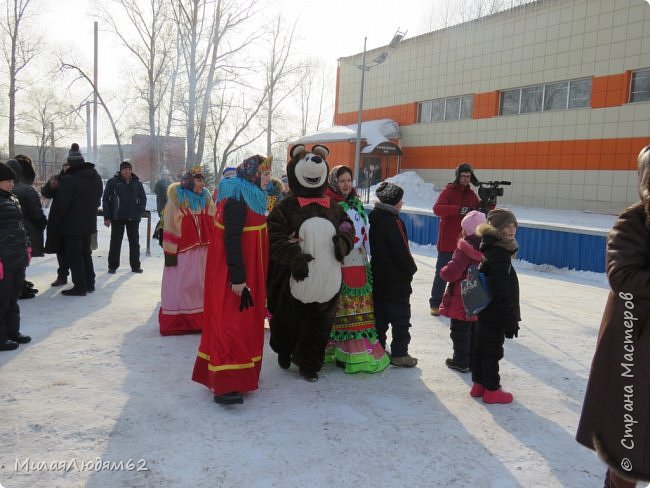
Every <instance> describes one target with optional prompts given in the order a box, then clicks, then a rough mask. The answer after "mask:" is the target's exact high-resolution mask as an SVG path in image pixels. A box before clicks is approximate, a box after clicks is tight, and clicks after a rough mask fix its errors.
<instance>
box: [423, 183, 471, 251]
mask: <svg viewBox="0 0 650 488" xmlns="http://www.w3.org/2000/svg"><path fill="white" fill-rule="evenodd" d="M479 205H480V202H479V199H478V197H477V196H476V193H474V190H472V189H471V188H470V187H469V186H462V185H457V184H456V183H449V184H448V185H447V186H445V188H444V190H442V191H441V192H440V195H439V196H438V200H436V203H435V204H434V205H433V213H434V214H436V215H437V216H438V217H440V226H439V228H438V242H437V243H436V247H437V248H438V252H453V251H454V249H456V243H457V242H458V239H459V238H460V235H461V227H460V221H461V220H463V217H464V215H461V214H460V209H461V208H463V207H467V208H469V210H478V208H479Z"/></svg>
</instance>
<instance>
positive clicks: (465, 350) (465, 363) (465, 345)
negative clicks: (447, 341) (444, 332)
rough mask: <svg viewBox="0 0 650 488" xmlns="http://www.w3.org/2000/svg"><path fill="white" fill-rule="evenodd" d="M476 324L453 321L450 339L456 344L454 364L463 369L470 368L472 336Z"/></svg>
mask: <svg viewBox="0 0 650 488" xmlns="http://www.w3.org/2000/svg"><path fill="white" fill-rule="evenodd" d="M475 327H476V322H465V321H464V320H458V319H451V327H450V328H451V332H450V333H449V337H451V341H452V343H453V344H454V363H455V364H457V365H458V366H460V367H461V368H469V365H470V357H471V355H472V354H471V353H472V335H473V330H474V328H475Z"/></svg>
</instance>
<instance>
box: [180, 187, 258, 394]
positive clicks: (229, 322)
mask: <svg viewBox="0 0 650 488" xmlns="http://www.w3.org/2000/svg"><path fill="white" fill-rule="evenodd" d="M222 192H223V193H228V192H225V191H224V188H223V185H221V186H220V188H219V193H220V194H219V198H221V194H222ZM260 193H263V192H261V190H260ZM228 201H229V200H228V198H225V197H224V198H223V199H221V200H220V201H219V203H218V204H217V224H216V229H215V230H216V232H215V236H214V239H213V241H212V244H211V246H210V248H209V251H208V262H207V266H206V274H205V283H206V286H205V313H204V322H203V333H202V336H201V344H200V346H199V351H198V354H197V358H196V362H195V364H194V372H193V374H192V379H193V380H194V381H196V382H198V383H201V384H203V385H205V386H207V387H208V388H209V389H210V390H211V391H212V392H213V393H214V394H215V395H224V394H226V393H230V392H240V393H243V392H248V391H253V390H256V389H257V387H258V381H259V375H260V369H261V366H262V351H263V348H264V310H265V303H266V288H265V282H266V272H267V267H268V233H267V227H266V216H265V215H264V210H265V202H266V197H265V195H264V196H263V199H262V201H263V202H264V205H263V206H262V207H261V208H256V210H258V211H259V212H260V213H258V212H256V211H254V210H253V207H252V205H251V204H252V203H254V201H251V200H249V198H245V199H244V200H242V201H244V202H245V203H246V205H247V210H246V216H245V221H244V222H243V229H242V232H241V258H242V262H243V266H244V268H245V273H246V284H247V286H248V288H249V289H250V292H251V295H252V298H253V306H252V307H249V308H247V309H244V310H242V311H240V310H239V309H240V301H241V299H240V297H239V296H238V295H236V294H235V293H233V292H232V290H231V280H230V276H229V271H228V264H227V261H226V243H225V239H224V238H225V234H226V228H225V225H224V220H225V219H224V213H225V212H224V210H225V206H226V203H227V202H228ZM228 222H229V224H228V225H232V224H231V223H230V220H228ZM239 225H241V222H239V223H238V224H237V226H239Z"/></svg>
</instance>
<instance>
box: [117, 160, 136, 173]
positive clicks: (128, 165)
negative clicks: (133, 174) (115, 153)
mask: <svg viewBox="0 0 650 488" xmlns="http://www.w3.org/2000/svg"><path fill="white" fill-rule="evenodd" d="M124 168H129V169H133V165H132V164H131V161H122V162H121V163H120V171H122V170H123V169H124Z"/></svg>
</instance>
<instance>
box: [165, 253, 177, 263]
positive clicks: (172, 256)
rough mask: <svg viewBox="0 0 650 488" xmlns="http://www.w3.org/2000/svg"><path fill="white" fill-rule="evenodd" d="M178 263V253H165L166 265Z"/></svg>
mask: <svg viewBox="0 0 650 488" xmlns="http://www.w3.org/2000/svg"><path fill="white" fill-rule="evenodd" d="M177 264H178V256H177V255H176V254H165V266H176V265H177Z"/></svg>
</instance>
